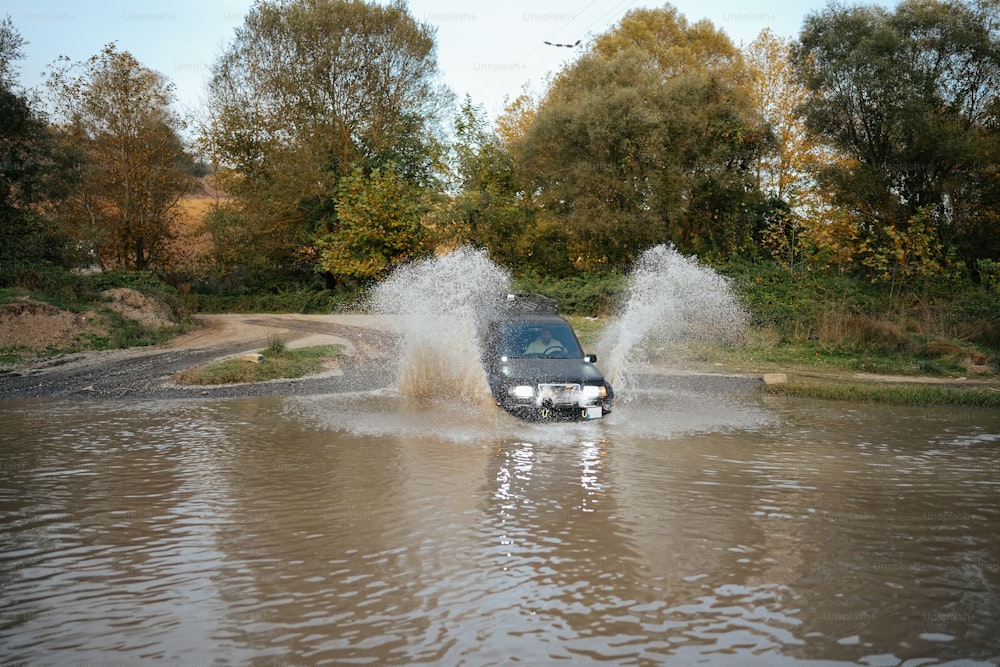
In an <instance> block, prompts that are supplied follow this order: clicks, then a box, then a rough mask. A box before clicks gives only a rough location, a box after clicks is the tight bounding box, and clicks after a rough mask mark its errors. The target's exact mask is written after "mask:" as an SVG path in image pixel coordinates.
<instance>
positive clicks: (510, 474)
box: [0, 378, 1000, 665]
mask: <svg viewBox="0 0 1000 667" xmlns="http://www.w3.org/2000/svg"><path fill="white" fill-rule="evenodd" d="M644 386H645V388H644V389H642V390H641V391H639V390H637V391H636V392H635V394H634V396H633V400H631V401H628V402H623V403H622V404H621V405H620V406H619V407H617V408H616V411H615V412H614V413H613V414H612V415H611V416H610V417H609V418H607V419H606V420H602V421H595V422H588V423H581V424H561V425H558V424H553V425H537V424H534V425H533V424H527V423H523V422H520V421H517V420H516V419H514V418H512V417H510V416H507V415H505V414H502V413H500V412H498V411H496V410H495V409H484V408H482V407H480V406H474V405H469V404H462V403H457V404H436V403H432V402H426V401H419V400H416V399H411V398H405V397H402V396H400V395H397V394H395V393H392V392H387V391H377V392H363V393H353V394H327V395H315V396H304V397H303V396H293V397H270V398H234V399H205V400H176V401H134V402H126V401H109V402H68V401H56V400H30V401H4V402H0V424H3V428H2V429H0V656H2V660H3V662H5V663H25V664H82V663H98V662H100V663H103V664H109V663H114V664H130V665H131V664H150V665H159V664H198V665H208V664H260V665H264V664H275V663H280V664H377V665H390V664H414V663H437V664H447V665H458V664H467V665H486V664H511V663H516V662H519V663H522V664H529V665H543V664H573V665H578V664H594V663H602V664H662V663H667V664H680V665H685V664H694V663H699V662H700V663H704V664H713V665H715V664H723V665H754V664H759V665H784V664H833V663H845V664H872V665H894V664H910V665H918V664H919V665H923V664H934V663H936V662H938V661H948V660H951V661H956V664H970V665H971V664H988V663H990V662H991V661H997V660H998V659H1000V414H997V413H996V412H995V411H993V412H990V411H979V410H971V409H945V408H934V409H901V408H886V407H879V406H870V405H858V404H850V403H832V402H831V403H824V402H812V401H801V400H790V399H773V398H766V397H763V396H761V395H758V394H756V393H754V392H750V391H737V392H726V391H722V390H718V388H717V387H710V388H704V387H698V386H695V385H691V386H684V387H681V388H678V386H679V385H677V383H676V382H674V381H672V380H670V379H669V378H664V379H663V381H662V382H660V383H647V384H646V385H644Z"/></svg>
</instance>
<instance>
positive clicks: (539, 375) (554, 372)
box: [500, 359, 604, 384]
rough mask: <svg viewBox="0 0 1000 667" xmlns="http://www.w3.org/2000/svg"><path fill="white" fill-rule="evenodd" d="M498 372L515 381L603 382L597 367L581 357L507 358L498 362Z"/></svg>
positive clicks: (547, 382)
mask: <svg viewBox="0 0 1000 667" xmlns="http://www.w3.org/2000/svg"><path fill="white" fill-rule="evenodd" d="M500 372H501V374H502V375H503V377H504V379H506V380H508V381H510V382H515V383H521V382H523V383H525V384H560V383H571V382H580V383H587V384H603V383H604V376H603V375H601V372H600V371H599V370H597V367H596V366H594V364H592V363H590V362H587V361H584V360H583V359H508V360H507V361H503V362H501V363H500Z"/></svg>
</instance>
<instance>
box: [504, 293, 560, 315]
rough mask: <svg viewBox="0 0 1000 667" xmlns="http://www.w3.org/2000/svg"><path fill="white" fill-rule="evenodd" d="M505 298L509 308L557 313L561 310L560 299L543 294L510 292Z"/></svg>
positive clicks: (521, 310) (531, 311)
mask: <svg viewBox="0 0 1000 667" xmlns="http://www.w3.org/2000/svg"><path fill="white" fill-rule="evenodd" d="M504 298H505V303H506V305H507V307H508V308H510V309H511V310H517V311H520V312H524V313H552V314H555V313H556V312H557V311H558V310H559V302H558V301H556V300H555V299H553V298H551V297H548V296H542V295H541V294H531V293H528V292H509V293H508V294H507V295H506V296H505V297H504Z"/></svg>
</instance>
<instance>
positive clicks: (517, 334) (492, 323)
mask: <svg viewBox="0 0 1000 667" xmlns="http://www.w3.org/2000/svg"><path fill="white" fill-rule="evenodd" d="M557 305H558V304H557V302H556V301H555V299H550V298H548V297H544V296H540V295H535V294H523V293H516V294H507V295H505V297H504V298H503V299H502V300H501V302H500V304H499V306H498V307H497V308H496V309H495V310H494V312H493V313H492V314H491V316H490V317H489V318H487V321H486V322H485V323H484V324H483V325H482V327H481V328H480V341H479V343H480V350H481V351H482V356H483V364H484V366H485V367H486V376H487V378H488V379H489V383H490V390H491V391H492V392H493V397H494V398H495V399H496V401H497V405H499V406H500V407H501V408H503V409H504V410H506V411H508V412H510V413H511V414H513V415H516V416H518V417H521V418H522V419H528V420H532V421H573V420H583V419H597V418H600V417H603V416H604V415H606V414H608V413H609V412H611V406H612V403H613V401H614V391H613V390H612V389H611V385H610V384H608V383H607V382H606V381H605V379H604V376H603V375H601V372H600V371H599V370H597V366H595V365H594V363H595V362H596V361H597V357H596V356H595V355H592V354H588V355H585V354H584V353H583V350H582V349H581V347H580V341H579V340H578V339H577V337H576V334H575V333H574V332H573V328H572V327H571V326H570V325H569V322H567V321H566V320H564V319H563V318H561V317H559V316H558V315H557V314H556V309H557Z"/></svg>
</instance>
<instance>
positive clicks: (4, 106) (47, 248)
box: [0, 16, 64, 284]
mask: <svg viewBox="0 0 1000 667" xmlns="http://www.w3.org/2000/svg"><path fill="white" fill-rule="evenodd" d="M24 44H25V42H24V39H23V38H22V37H21V35H20V33H18V32H17V30H16V28H15V27H14V24H13V21H11V19H10V16H7V17H6V18H5V19H4V20H3V21H0V281H3V282H9V281H12V280H15V279H16V277H17V276H18V275H19V273H21V272H22V271H23V270H24V269H26V268H28V267H29V266H30V265H32V264H35V263H38V262H43V261H48V262H56V263H57V262H60V261H61V260H62V250H63V248H62V246H63V243H64V241H63V239H62V238H61V237H60V235H59V234H58V230H57V229H56V228H55V227H54V225H52V223H51V222H50V221H49V220H48V219H47V218H45V217H44V216H42V215H41V214H40V213H39V212H38V210H37V208H38V205H39V204H40V203H41V201H42V199H43V198H44V195H45V192H44V188H42V187H40V186H42V185H44V184H45V180H46V179H45V178H44V176H45V170H46V168H47V167H48V165H49V164H50V162H51V160H52V152H51V141H50V136H49V133H48V132H47V130H46V126H45V120H44V117H43V116H42V114H41V113H40V112H39V111H38V109H37V108H36V107H35V105H34V104H33V103H32V101H31V100H30V99H29V97H28V95H27V94H25V93H24V92H23V91H21V90H19V89H18V87H17V81H16V74H17V72H16V67H15V63H16V62H17V61H18V60H20V59H22V58H23V55H24V53H23V47H24ZM0 284H2V282H0Z"/></svg>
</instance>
